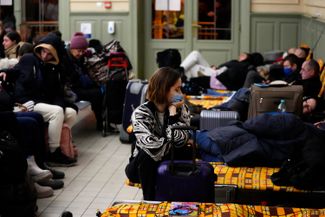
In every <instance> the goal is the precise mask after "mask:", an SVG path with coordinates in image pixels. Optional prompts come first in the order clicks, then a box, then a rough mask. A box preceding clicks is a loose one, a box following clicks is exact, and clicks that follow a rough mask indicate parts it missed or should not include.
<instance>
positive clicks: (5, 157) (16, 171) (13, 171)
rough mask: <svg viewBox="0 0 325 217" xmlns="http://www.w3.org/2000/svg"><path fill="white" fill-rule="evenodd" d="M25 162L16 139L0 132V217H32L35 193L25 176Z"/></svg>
mask: <svg viewBox="0 0 325 217" xmlns="http://www.w3.org/2000/svg"><path fill="white" fill-rule="evenodd" d="M26 171H27V161H26V157H25V155H24V153H23V152H22V150H21V148H20V147H19V145H18V143H17V141H16V139H15V138H14V137H13V136H12V135H11V134H10V133H9V132H8V131H2V132H0V174H1V178H0V216H1V217H7V216H8V217H16V216H17V217H18V216H26V217H34V216H35V211H36V207H37V206H36V198H37V195H36V191H35V187H34V184H33V182H32V181H31V180H30V177H28V176H27V174H26Z"/></svg>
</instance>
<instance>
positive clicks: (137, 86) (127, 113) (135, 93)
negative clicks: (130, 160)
mask: <svg viewBox="0 0 325 217" xmlns="http://www.w3.org/2000/svg"><path fill="white" fill-rule="evenodd" d="M147 89H148V82H147V81H141V80H130V81H129V83H128V84H127V86H126V92H125V99H124V106H123V116H122V127H121V129H120V141H121V142H123V143H129V142H131V141H130V135H129V133H127V128H128V127H129V126H130V124H131V115H132V113H133V111H134V109H135V108H136V107H138V106H139V105H141V104H142V103H144V101H145V99H146V93H147Z"/></svg>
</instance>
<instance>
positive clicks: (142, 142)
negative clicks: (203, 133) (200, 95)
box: [131, 102, 190, 161]
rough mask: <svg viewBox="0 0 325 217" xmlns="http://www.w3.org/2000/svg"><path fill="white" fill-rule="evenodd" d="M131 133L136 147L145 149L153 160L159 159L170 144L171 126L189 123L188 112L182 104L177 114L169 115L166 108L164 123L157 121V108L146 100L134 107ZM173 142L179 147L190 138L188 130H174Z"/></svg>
mask: <svg viewBox="0 0 325 217" xmlns="http://www.w3.org/2000/svg"><path fill="white" fill-rule="evenodd" d="M131 120H132V125H133V133H134V135H135V137H136V147H137V148H135V149H134V152H133V157H135V156H136V155H137V153H138V150H137V149H138V148H140V149H142V150H143V151H145V152H146V153H147V154H148V155H149V156H150V157H151V158H152V159H153V160H155V161H160V160H161V159H162V158H163V157H164V156H166V155H167V154H168V152H169V149H170V145H171V126H175V125H184V126H189V125H190V112H189V109H188V107H187V106H186V105H185V104H184V105H183V106H182V107H181V108H179V111H178V114H177V115H175V116H169V112H168V109H167V110H166V111H165V113H164V124H163V125H162V124H161V123H160V122H159V119H158V114H157V108H156V106H155V104H154V103H153V102H146V103H144V104H142V105H140V106H139V107H138V108H136V109H135V110H134V112H133V114H132V117H131ZM174 132H175V133H174V144H175V146H176V147H181V146H183V145H184V144H186V142H187V140H188V139H189V138H190V132H189V131H188V130H175V131H174Z"/></svg>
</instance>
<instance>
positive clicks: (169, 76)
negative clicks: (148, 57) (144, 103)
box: [147, 67, 181, 104]
mask: <svg viewBox="0 0 325 217" xmlns="http://www.w3.org/2000/svg"><path fill="white" fill-rule="evenodd" d="M180 78H181V76H180V74H179V72H178V71H176V70H175V69H173V68H170V67H162V68H159V69H157V70H156V71H155V73H154V74H153V75H152V76H151V78H150V80H149V86H148V93H147V97H148V99H149V101H152V102H154V103H157V104H164V103H166V102H167V93H168V92H169V90H170V88H171V87H172V86H173V85H174V84H175V83H176V82H177V80H178V79H180Z"/></svg>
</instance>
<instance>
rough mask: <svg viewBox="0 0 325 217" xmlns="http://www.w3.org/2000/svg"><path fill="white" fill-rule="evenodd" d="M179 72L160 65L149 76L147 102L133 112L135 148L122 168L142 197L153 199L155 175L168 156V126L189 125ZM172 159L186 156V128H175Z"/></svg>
mask: <svg viewBox="0 0 325 217" xmlns="http://www.w3.org/2000/svg"><path fill="white" fill-rule="evenodd" d="M181 85H182V81H181V77H180V74H179V73H178V72H177V71H175V70H174V69H172V68H169V67H163V68H159V69H158V70H157V71H156V72H155V73H154V74H153V75H152V77H151V78H150V80H149V86H148V92H147V98H148V101H147V102H145V103H144V104H142V105H140V106H139V107H138V108H136V109H135V110H134V112H133V114H132V118H131V119H132V125H133V133H134V135H135V137H136V142H135V148H134V150H133V153H132V156H131V158H130V163H129V164H128V166H127V167H126V169H125V172H126V175H127V177H128V178H129V179H130V181H132V182H139V181H140V183H141V185H142V191H143V197H144V199H145V200H154V199H155V183H156V180H155V177H156V173H157V168H158V165H159V163H160V162H161V161H163V160H166V159H169V158H170V156H169V154H170V147H171V145H172V144H171V127H172V126H175V125H178V126H182V125H183V126H189V124H190V112H189V110H188V108H187V106H186V105H185V104H184V100H183V99H182V97H183V95H182V92H181ZM174 133H175V135H174V138H175V139H174V144H173V145H175V147H177V148H176V150H175V151H176V153H175V158H176V157H177V158H182V159H184V158H186V157H187V156H186V151H185V152H184V150H186V145H185V144H186V141H188V139H189V138H190V133H189V131H187V130H175V132H174Z"/></svg>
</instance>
